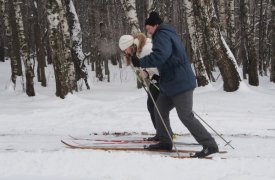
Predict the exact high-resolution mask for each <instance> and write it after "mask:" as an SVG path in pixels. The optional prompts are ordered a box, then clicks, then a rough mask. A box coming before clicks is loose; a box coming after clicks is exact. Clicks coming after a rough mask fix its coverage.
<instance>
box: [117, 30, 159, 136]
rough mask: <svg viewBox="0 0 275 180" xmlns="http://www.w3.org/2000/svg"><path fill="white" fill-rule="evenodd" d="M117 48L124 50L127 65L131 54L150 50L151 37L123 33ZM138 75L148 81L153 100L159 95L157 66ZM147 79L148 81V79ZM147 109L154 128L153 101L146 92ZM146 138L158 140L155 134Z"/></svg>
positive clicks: (140, 54) (142, 54)
mask: <svg viewBox="0 0 275 180" xmlns="http://www.w3.org/2000/svg"><path fill="white" fill-rule="evenodd" d="M119 48H120V49H121V50H122V51H123V52H124V56H125V57H126V63H127V65H130V63H131V56H132V54H133V53H136V55H137V57H139V58H142V57H144V56H146V55H149V54H150V53H151V52H152V42H151V39H149V38H146V36H145V35H144V34H143V33H136V34H134V35H123V36H121V37H120V39H119ZM139 76H140V77H141V78H142V79H143V80H144V81H145V82H150V83H149V91H150V93H151V94H152V96H153V99H154V101H156V100H157V98H158V96H159V88H158V86H159V73H158V70H157V68H146V69H143V70H141V71H140V74H139ZM148 80H149V81H148ZM147 109H148V111H149V113H150V116H151V120H152V123H153V125H154V127H155V129H156V123H155V115H154V103H153V100H152V99H151V96H150V95H149V94H148V98H147ZM147 140H151V141H158V140H159V139H158V137H157V135H156V136H154V137H151V138H148V139H147Z"/></svg>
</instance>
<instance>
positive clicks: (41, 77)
mask: <svg viewBox="0 0 275 180" xmlns="http://www.w3.org/2000/svg"><path fill="white" fill-rule="evenodd" d="M32 10H33V19H34V21H33V22H34V36H35V37H34V39H35V51H36V60H37V64H38V65H37V80H38V81H39V82H41V86H43V87H46V86H47V80H46V74H45V67H46V59H45V58H46V54H45V51H44V45H43V40H42V37H43V30H42V29H41V24H40V22H41V17H40V16H39V13H38V12H39V11H41V10H42V9H41V7H40V8H39V6H38V4H37V0H32Z"/></svg>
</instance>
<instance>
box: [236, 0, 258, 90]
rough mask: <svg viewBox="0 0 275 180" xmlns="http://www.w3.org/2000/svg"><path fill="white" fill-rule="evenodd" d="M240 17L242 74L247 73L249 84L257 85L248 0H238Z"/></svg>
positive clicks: (255, 58)
mask: <svg viewBox="0 0 275 180" xmlns="http://www.w3.org/2000/svg"><path fill="white" fill-rule="evenodd" d="M240 17H241V37H242V39H241V46H242V47H241V49H242V51H241V53H242V55H241V57H242V62H243V76H244V78H246V74H248V81H249V84H250V85H254V86H258V85H259V78H258V71H257V55H256V49H255V42H254V40H253V37H254V26H253V25H252V24H251V19H250V14H249V4H248V0H244V1H240Z"/></svg>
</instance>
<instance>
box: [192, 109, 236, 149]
mask: <svg viewBox="0 0 275 180" xmlns="http://www.w3.org/2000/svg"><path fill="white" fill-rule="evenodd" d="M192 112H193V113H194V114H195V115H196V116H197V117H198V118H199V119H200V120H201V121H202V122H204V124H206V125H207V126H208V127H209V128H210V129H212V131H214V132H215V133H216V134H217V135H218V136H219V137H220V138H221V139H222V140H223V141H224V142H225V143H226V144H225V145H224V146H227V145H229V146H230V147H231V148H232V149H235V148H234V147H233V146H231V144H230V143H231V141H232V140H230V141H226V140H225V139H224V138H223V137H222V135H220V134H219V133H218V132H217V131H216V130H215V129H214V128H212V127H211V126H210V125H209V124H208V123H207V122H206V121H205V120H203V119H202V118H201V117H200V116H199V115H198V114H197V113H196V112H195V111H192Z"/></svg>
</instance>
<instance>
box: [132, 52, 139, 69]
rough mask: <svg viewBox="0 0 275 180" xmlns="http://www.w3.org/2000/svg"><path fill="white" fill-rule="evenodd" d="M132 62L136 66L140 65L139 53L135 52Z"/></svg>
mask: <svg viewBox="0 0 275 180" xmlns="http://www.w3.org/2000/svg"><path fill="white" fill-rule="evenodd" d="M132 64H133V66H134V67H140V63H139V58H138V57H137V55H136V54H135V53H134V55H133V56H132Z"/></svg>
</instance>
